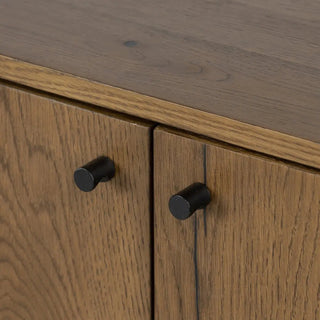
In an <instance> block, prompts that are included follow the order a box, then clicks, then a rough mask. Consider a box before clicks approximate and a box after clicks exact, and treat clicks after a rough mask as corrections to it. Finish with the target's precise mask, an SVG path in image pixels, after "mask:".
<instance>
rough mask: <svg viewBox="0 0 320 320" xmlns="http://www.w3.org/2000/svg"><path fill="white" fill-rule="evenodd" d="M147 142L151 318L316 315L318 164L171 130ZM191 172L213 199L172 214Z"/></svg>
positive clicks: (266, 319) (319, 310)
mask: <svg viewBox="0 0 320 320" xmlns="http://www.w3.org/2000/svg"><path fill="white" fill-rule="evenodd" d="M154 146H155V147H154V150H155V158H154V159H155V312H156V319H159V320H160V319H173V320H178V319H190V320H191V319H198V320H199V319H200V320H211V319H212V320H213V319H221V320H231V319H237V320H251V319H252V320H253V319H259V320H262V319H263V320H270V319H279V320H280V319H281V320H286V319H288V320H302V319H305V320H318V319H320V304H319V301H320V300H319V298H320V246H319V243H320V175H319V173H317V172H316V171H307V170H304V169H303V168H299V167H295V166H292V165H289V164H286V163H283V162H279V161H275V160H272V159H269V158H264V157H261V156H257V155H254V154H250V153H247V152H245V153H244V152H243V151H241V150H237V149H230V148H227V147H226V146H222V145H218V144H215V143H211V142H209V141H206V140H201V139H196V138H194V137H190V136H182V135H178V134H175V132H174V131H169V130H156V131H155V139H154ZM164 176H165V177H166V179H164V178H163V177H164ZM196 181H198V182H204V183H206V184H207V186H208V188H209V189H210V190H211V193H212V201H211V203H210V204H209V205H208V206H207V208H206V209H205V210H199V211H198V212H197V213H196V214H194V215H193V216H192V217H190V218H189V219H187V220H184V221H180V220H176V219H175V218H174V217H173V216H172V215H171V214H170V212H169V209H168V199H169V198H170V196H171V195H172V194H174V193H176V192H178V191H180V190H181V189H183V188H185V187H186V186H188V185H189V184H191V183H193V182H196Z"/></svg>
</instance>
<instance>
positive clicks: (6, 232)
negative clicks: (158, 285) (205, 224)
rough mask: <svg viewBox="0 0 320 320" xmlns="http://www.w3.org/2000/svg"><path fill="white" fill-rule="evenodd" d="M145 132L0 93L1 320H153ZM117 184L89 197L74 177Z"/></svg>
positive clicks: (54, 103) (43, 100) (68, 107)
mask: <svg viewBox="0 0 320 320" xmlns="http://www.w3.org/2000/svg"><path fill="white" fill-rule="evenodd" d="M149 149H150V131H149V126H148V125H145V124H143V123H141V122H137V121H128V119H125V118H116V117H114V116H110V115H109V114H108V113H106V112H102V113H101V112H97V111H95V110H94V109H81V108H79V107H78V106H75V105H72V104H67V103H64V102H61V101H58V100H54V99H50V98H47V97H43V96H36V95H34V94H30V93H28V92H25V91H21V90H17V89H14V88H9V87H6V86H4V85H1V86H0V168H1V179H0V319H12V320H13V319H30V320H31V319H32V320H36V319H39V320H40V319H41V320H43V319H48V320H49V319H55V320H56V319H65V320H67V319H84V320H89V319H90V320H91V319H92V320H97V319H103V320H105V319H121V320H123V319H143V320H145V319H149V318H150V317H151V311H150V310H151V289H150V272H151V266H150V259H151V257H150V156H149V154H150V150H149ZM99 155H107V156H109V157H110V158H112V159H113V160H114V162H115V164H116V175H115V177H114V178H113V179H112V180H111V181H109V182H107V183H102V184H99V185H98V186H97V188H96V189H95V190H94V191H92V192H89V193H85V192H81V191H80V190H79V189H78V188H77V187H76V186H75V184H74V182H73V171H74V170H75V169H76V168H77V167H79V166H81V165H83V164H85V163H86V162H88V161H90V160H92V159H94V158H95V157H97V156H99Z"/></svg>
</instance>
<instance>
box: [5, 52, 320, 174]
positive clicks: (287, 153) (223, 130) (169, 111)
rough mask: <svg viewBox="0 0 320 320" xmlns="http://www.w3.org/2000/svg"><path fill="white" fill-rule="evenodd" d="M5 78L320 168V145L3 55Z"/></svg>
mask: <svg viewBox="0 0 320 320" xmlns="http://www.w3.org/2000/svg"><path fill="white" fill-rule="evenodd" d="M0 77H1V78H2V79H5V80H8V81H13V82H16V83H19V84H22V85H25V86H29V87H32V88H35V89H38V90H43V91H46V92H50V93H54V94H57V95H60V96H64V97H67V98H71V99H75V100H78V101H83V102H86V103H91V104H94V105H97V106H100V107H104V108H108V109H111V110H114V111H118V112H122V113H125V114H129V115H133V116H135V117H139V118H143V119H146V120H150V121H153V122H157V123H160V124H165V125H168V126H172V127H175V128H178V129H183V130H187V131H190V132H193V133H196V134H200V135H204V136H207V137H209V138H213V139H216V140H220V141H223V142H227V143H230V144H233V145H236V146H239V147H243V148H246V149H250V150H254V151H258V152H260V153H264V154H268V155H272V156H275V157H278V158H283V159H286V160H290V161H293V162H297V163H300V164H304V165H307V166H311V167H314V168H317V169H320V144H318V143H315V142H312V141H308V140H305V139H301V138H298V137H294V136H290V135H287V134H284V133H281V132H278V131H273V130H270V129H265V128H262V127H258V126H254V125H251V124H247V123H243V122H240V121H236V120H233V119H229V118H226V117H222V116H219V115H216V114H212V113H208V112H204V111H201V110H197V109H194V108H190V107H186V106H183V105H179V104H176V103H172V102H168V101H164V100H161V99H158V98H154V97H150V96H146V95H143V94H139V93H136V92H132V91H129V90H125V89H121V88H116V87H112V86H109V85H106V84H102V83H99V82H95V81H92V80H88V79H84V78H80V77H77V76H74V75H71V74H67V73H64V72H61V71H57V70H53V69H50V68H46V67H42V66H38V65H34V64H31V63H28V62H24V61H20V60H17V59H14V58H10V57H6V56H3V55H0Z"/></svg>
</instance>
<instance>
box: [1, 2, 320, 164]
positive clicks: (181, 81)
mask: <svg viewBox="0 0 320 320" xmlns="http://www.w3.org/2000/svg"><path fill="white" fill-rule="evenodd" d="M319 16H320V5H319V2H318V1H315V0H312V1H308V2H307V3H306V2H305V1H304V2H302V1H292V0H281V1H276V0H272V1H267V2H265V1H262V0H254V1H248V0H235V1H217V0H210V1H204V0H203V1H195V0H187V1H184V3H183V5H182V4H181V3H180V1H172V0H170V1H169V0H164V1H161V2H159V1H155V0H153V1H145V0H144V1H140V2H139V4H138V5H137V4H136V3H134V2H132V1H126V0H121V1H104V0H94V1H90V2H88V1H85V0H77V1H75V0H73V1H69V0H60V1H49V0H45V1H43V0H41V1H40V0H34V1H32V3H31V2H27V1H23V0H11V1H2V2H1V4H0V21H1V22H0V54H1V55H3V56H6V57H12V58H16V59H17V60H19V61H25V62H29V63H32V64H33V65H37V66H43V67H47V68H50V69H48V70H47V69H40V70H41V72H40V74H38V73H37V72H34V71H31V70H29V71H28V68H29V69H30V68H31V67H30V66H29V65H28V66H26V65H24V64H22V65H21V64H20V63H18V62H16V63H17V64H15V67H14V69H15V70H14V72H13V74H12V70H8V69H10V68H12V64H11V66H8V65H7V63H8V61H7V60H6V59H5V58H2V59H0V75H1V77H3V78H5V79H8V80H13V81H17V82H19V83H23V84H26V85H30V86H35V87H37V88H41V89H43V90H47V91H50V92H54V93H59V94H64V91H65V92H66V94H67V95H68V96H69V97H70V96H71V97H72V98H78V99H86V100H84V101H87V102H90V103H96V104H99V105H102V106H106V107H110V106H109V105H111V107H112V108H114V109H117V108H119V110H118V111H125V112H127V113H131V114H132V113H134V112H138V113H139V115H138V116H140V117H145V118H148V119H151V120H153V121H157V122H160V123H164V124H168V125H171V126H177V125H178V127H179V128H183V129H186V130H189V131H194V129H195V130H196V131H195V132H196V133H200V134H204V135H208V136H210V137H212V138H217V139H221V140H223V141H226V142H229V143H233V144H236V142H237V141H236V140H237V139H238V140H239V143H242V144H241V146H242V147H246V148H249V149H253V150H256V151H260V152H261V151H263V150H265V152H266V153H270V154H273V155H276V156H279V157H283V158H286V159H289V160H293V161H299V162H300V161H301V162H302V163H304V164H307V165H311V166H315V164H314V163H316V165H317V167H318V168H319V162H320V161H319V157H320V156H319V153H320V151H319V148H320V147H319V143H320V138H319V130H320V128H319V123H320V111H319V99H320V94H319V92H320V58H319V57H320V55H319V50H320V37H319V34H320V32H319V30H320V20H319V18H318V17H319ZM13 61H15V60H13ZM31 69H32V68H31ZM51 69H54V70H56V72H52V70H51ZM44 70H47V71H46V72H44ZM71 75H73V76H71ZM70 79H71V80H70ZM75 84H76V85H75ZM107 85H111V86H115V87H119V88H123V89H127V90H130V91H134V92H138V93H141V94H144V95H146V96H148V97H157V98H159V99H161V100H165V101H171V102H174V103H176V104H177V105H174V107H177V109H176V108H173V109H172V111H171V109H170V108H171V107H172V106H173V105H167V104H165V103H159V102H158V101H157V100H156V99H152V98H146V99H145V98H144V96H139V95H138V96H137V95H132V94H131V93H130V92H128V96H129V97H130V98H128V100H129V103H128V104H127V105H125V104H124V103H122V104H121V105H120V106H119V105H118V103H114V100H113V101H108V102H106V101H105V96H106V95H109V96H112V97H113V98H116V97H118V96H121V95H122V94H123V91H116V96H114V90H113V89H110V88H109V87H107ZM76 87H77V88H78V89H79V88H81V89H82V92H81V93H80V94H79V95H78V96H77V94H76V93H75V92H74V91H75V90H76ZM79 91H80V90H79ZM141 101H145V102H148V104H149V105H148V107H147V108H146V107H145V106H141ZM108 104H109V105H108ZM184 106H189V107H192V108H193V109H194V110H191V111H190V108H186V107H184ZM120 109H121V110H120ZM168 109H169V111H168ZM136 110H137V111H136ZM200 111H201V112H200ZM189 112H190V113H189ZM171 113H174V116H173V117H172V114H171ZM194 113H195V114H196V117H194ZM203 114H208V117H206V116H205V115H203ZM179 115H180V116H181V115H183V118H186V120H185V121H182V122H181V124H179ZM218 116H219V117H222V119H220V118H219V117H218ZM203 118H205V119H206V120H207V121H206V123H204V124H202V122H201V119H203ZM171 119H172V120H171ZM194 119H195V122H193V120H194ZM224 119H226V121H223V120H224ZM217 120H218V123H216V121H217ZM231 120H234V121H235V125H232V121H231ZM256 127H257V130H255V128H256ZM202 128H203V129H202ZM234 128H236V130H235V129H234ZM228 130H229V131H228ZM268 130H271V132H269V131H268ZM282 134H284V135H285V136H286V135H288V136H289V137H288V138H287V139H288V140H287V139H286V137H285V136H282ZM295 139H296V140H295ZM300 139H301V140H300ZM305 140H306V141H305ZM294 144H297V145H298V147H295V146H293V145H294ZM300 145H302V146H303V147H305V148H306V149H307V151H306V152H304V154H309V153H310V154H311V157H310V159H311V160H310V161H308V160H305V159H301V158H304V157H302V156H301V155H299V156H297V158H296V159H297V160H295V159H294V158H293V156H294V155H295V150H296V149H297V148H298V150H300ZM290 146H291V149H290ZM287 149H289V151H288V150H287ZM301 153H302V154H303V151H301Z"/></svg>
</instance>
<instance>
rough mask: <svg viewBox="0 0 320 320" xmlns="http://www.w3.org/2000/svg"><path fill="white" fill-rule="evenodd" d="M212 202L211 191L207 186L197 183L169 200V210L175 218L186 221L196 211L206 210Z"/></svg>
mask: <svg viewBox="0 0 320 320" xmlns="http://www.w3.org/2000/svg"><path fill="white" fill-rule="evenodd" d="M210 200H211V195H210V191H209V189H208V188H207V187H206V185H204V184H203V183H200V182H196V183H193V184H192V185H190V186H189V187H187V188H185V189H183V190H182V191H180V192H179V193H177V194H175V195H173V196H172V197H171V198H170V200H169V209H170V211H171V213H172V215H173V216H174V217H176V218H177V219H179V220H184V219H187V218H188V217H190V216H191V215H192V214H193V213H194V212H195V211H196V210H198V209H202V208H204V207H205V206H206V205H207V204H208V203H209V202H210Z"/></svg>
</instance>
